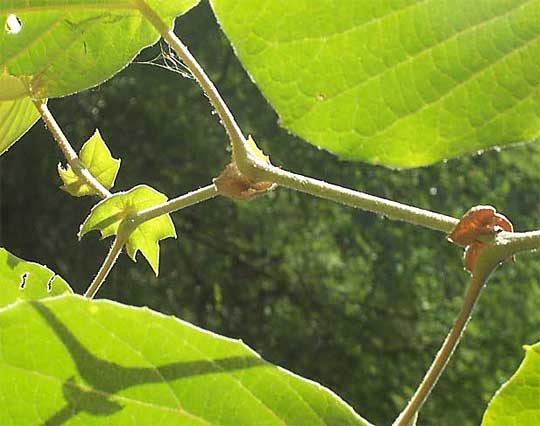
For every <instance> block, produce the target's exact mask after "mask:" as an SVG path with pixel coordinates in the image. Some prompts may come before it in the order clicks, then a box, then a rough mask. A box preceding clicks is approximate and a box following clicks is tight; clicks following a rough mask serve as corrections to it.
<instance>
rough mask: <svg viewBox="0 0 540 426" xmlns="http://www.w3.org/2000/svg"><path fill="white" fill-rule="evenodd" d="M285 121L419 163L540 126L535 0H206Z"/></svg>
mask: <svg viewBox="0 0 540 426" xmlns="http://www.w3.org/2000/svg"><path fill="white" fill-rule="evenodd" d="M211 4H212V6H213V9H214V12H215V14H216V16H217V18H218V21H219V22H220V24H221V26H222V28H223V30H224V31H225V33H226V34H227V36H228V37H229V39H230V40H231V42H232V44H233V46H234V48H235V51H236V53H237V55H238V56H239V58H240V60H241V61H242V63H243V65H244V67H245V68H246V70H247V71H248V73H249V74H250V75H251V77H252V79H253V80H254V81H255V83H256V84H257V85H258V87H259V88H260V89H261V91H262V92H263V94H264V95H265V96H266V98H267V99H268V100H269V101H270V103H271V104H272V105H273V107H274V108H275V109H276V111H277V113H278V114H279V116H280V122H281V124H282V125H283V126H284V127H285V128H287V129H289V130H291V131H292V132H294V133H296V134H297V135H299V136H301V137H303V138H305V139H306V140H307V141H309V142H311V143H313V144H314V145H317V146H320V147H322V148H325V149H327V150H329V151H331V152H333V153H335V154H337V155H339V156H340V157H342V158H345V159H351V160H364V161H367V162H370V163H374V164H383V165H386V166H392V167H416V166H423V165H428V164H432V163H434V162H436V161H439V160H442V159H444V158H450V157H455V156H457V155H460V154H463V153H466V152H476V151H479V150H483V149H486V148H488V147H493V146H500V145H504V144H509V143H514V142H519V141H529V140H534V139H538V137H539V136H540V90H539V85H540V72H539V69H538V58H540V25H539V22H540V0H475V1H471V0H454V1H447V0H429V1H418V0H398V1H395V0H377V1H360V0H258V1H257V2H256V6H254V2H253V1H252V0H211Z"/></svg>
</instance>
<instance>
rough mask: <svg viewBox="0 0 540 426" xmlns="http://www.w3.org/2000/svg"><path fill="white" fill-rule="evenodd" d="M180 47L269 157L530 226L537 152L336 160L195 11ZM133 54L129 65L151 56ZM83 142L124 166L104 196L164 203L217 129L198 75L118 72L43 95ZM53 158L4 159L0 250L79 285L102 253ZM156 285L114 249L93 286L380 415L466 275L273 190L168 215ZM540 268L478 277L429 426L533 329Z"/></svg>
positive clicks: (474, 407)
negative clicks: (394, 167)
mask: <svg viewBox="0 0 540 426" xmlns="http://www.w3.org/2000/svg"><path fill="white" fill-rule="evenodd" d="M176 31H177V32H178V34H179V35H180V36H181V37H182V38H183V39H184V40H185V41H186V42H187V44H188V45H189V46H190V48H191V50H192V52H193V53H194V54H195V56H197V57H198V58H199V60H200V62H201V63H202V64H203V66H204V67H205V68H206V70H207V71H208V72H209V74H210V76H211V78H212V79H213V80H214V81H215V82H216V84H217V85H218V87H219V88H220V90H221V91H222V94H223V95H224V97H225V98H226V99H227V101H228V102H229V104H230V106H231V108H232V110H233V111H234V112H235V114H236V117H237V119H238V121H239V123H240V125H241V126H242V127H243V129H244V131H245V132H246V133H251V134H253V135H254V137H255V139H256V140H257V142H258V143H259V144H260V145H261V146H262V147H263V149H264V150H265V152H266V153H267V154H270V155H271V158H272V161H273V163H274V164H277V165H280V166H284V167H286V168H287V169H291V170H294V171H297V172H300V173H303V174H307V175H312V176H316V177H318V178H322V179H325V180H328V181H330V182H334V183H338V184H340V185H344V186H348V187H351V188H355V189H359V190H363V191H367V192H369V193H372V194H376V195H380V196H384V197H388V198H390V199H395V200H398V201H401V202H406V203H410V204H414V205H417V206H419V207H422V208H428V209H432V210H435V211H438V212H442V213H445V214H449V215H453V216H456V217H458V216H460V215H461V214H462V213H463V212H464V211H465V210H467V209H468V208H469V207H471V206H472V205H475V204H492V205H494V206H496V208H497V209H498V210H499V211H501V212H503V213H504V214H506V215H507V216H508V217H509V218H510V219H511V220H512V221H513V223H514V226H515V227H516V229H518V230H527V229H533V228H534V227H537V226H538V217H539V213H540V197H539V190H538V181H539V178H540V172H539V167H538V164H540V146H539V145H523V146H520V147H516V148H512V149H508V150H505V151H503V152H494V151H492V152H488V153H484V154H483V155H479V156H475V157H463V158H460V159H458V160H452V161H450V162H448V163H441V164H438V165H436V166H434V167H431V168H423V169H416V170H408V171H402V172H398V171H391V170H388V169H384V168H381V167H373V166H368V165H366V164H361V163H357V164H353V163H344V162H340V161H338V160H337V159H336V158H335V157H333V156H331V155H330V154H327V153H325V152H323V151H317V150H316V149H314V148H313V147H311V146H310V145H308V144H305V143H303V142H301V141H299V140H298V139H295V138H294V137H292V136H290V135H288V134H287V133H286V132H284V131H283V130H280V129H279V127H278V125H277V117H276V115H275V113H274V112H273V111H272V110H271V108H270V107H269V106H268V104H267V103H266V102H265V100H264V99H263V98H262V96H261V95H260V93H259V92H258V90H257V89H256V88H255V86H254V85H253V84H252V83H251V82H250V81H249V78H248V77H247V75H246V74H245V73H244V71H243V70H242V69H241V67H240V65H239V63H238V61H237V60H236V59H235V57H234V54H233V52H232V50H231V48H230V47H229V46H228V43H227V41H226V39H225V38H224V37H223V35H222V34H221V32H220V31H219V29H218V27H217V25H216V23H215V20H214V18H213V16H212V15H211V12H210V10H209V8H208V6H207V5H206V4H203V5H200V6H199V7H197V8H196V9H195V10H193V11H192V12H190V13H189V14H188V15H186V16H185V17H183V18H182V19H179V20H178V22H177V28H176ZM158 52H159V48H157V47H156V48H154V49H152V50H149V51H146V52H144V53H143V54H142V56H141V60H146V59H150V58H152V57H154V56H155V55H156V54H157V53H158ZM50 107H51V109H52V111H53V112H54V113H55V115H56V116H57V119H58V121H59V122H60V124H61V125H62V126H63V127H64V129H65V131H66V133H67V135H68V137H69V138H70V139H71V140H72V141H73V143H74V144H75V145H77V147H80V146H81V145H82V143H83V142H84V140H85V139H86V138H88V137H89V136H90V135H91V134H92V133H93V131H94V129H95V128H96V127H99V129H100V131H101V133H102V135H103V138H104V139H105V141H106V142H107V144H108V146H109V147H110V149H111V151H112V152H113V155H114V156H115V157H121V158H122V167H121V170H120V174H119V176H118V179H117V184H116V189H117V190H118V189H122V190H126V189H129V188H131V187H133V186H135V185H136V184H138V183H146V184H149V185H151V186H153V187H155V188H157V189H159V190H160V191H162V192H164V193H166V194H167V195H168V196H169V197H172V196H176V195H179V194H182V193H184V192H187V191H189V190H191V189H194V188H196V187H199V186H203V185H206V184H208V183H209V182H210V179H211V178H212V177H215V176H217V175H218V174H219V172H220V171H221V169H222V168H223V166H224V165H225V164H226V162H227V161H228V156H229V154H228V152H226V150H225V149H224V148H225V146H226V138H225V135H224V132H223V130H222V128H221V127H220V125H219V123H218V120H217V118H216V116H215V115H211V114H210V108H209V106H208V102H207V101H206V99H205V98H204V96H203V95H202V94H201V92H200V90H199V88H198V87H197V85H196V84H195V83H194V82H193V81H192V80H190V79H187V78H181V77H179V76H178V75H177V74H174V73H171V72H167V71H164V70H160V69H158V68H154V67H150V66H148V65H132V66H130V67H129V68H128V69H126V70H124V71H123V72H121V73H120V74H119V75H118V76H116V77H115V78H114V79H113V80H111V81H110V82H108V83H106V84H105V85H103V86H101V87H100V88H97V89H93V90H91V91H89V92H85V93H83V94H81V95H79V96H75V97H70V98H65V99H60V100H55V101H51V102H50ZM58 161H61V156H60V154H59V152H58V150H57V149H56V148H55V146H54V144H53V142H52V140H51V137H50V135H49V134H48V133H47V132H46V131H45V130H44V128H43V126H42V125H41V124H38V125H36V126H35V127H34V128H33V129H32V130H31V131H30V133H29V134H28V135H27V136H25V138H24V140H23V141H22V142H20V143H19V144H17V145H16V146H15V147H14V148H12V149H11V151H10V152H8V153H7V154H5V155H4V156H2V157H1V159H0V171H1V202H2V204H1V229H0V236H1V241H0V242H1V244H2V245H3V246H5V247H6V248H7V249H9V250H10V251H11V252H12V253H14V254H15V255H18V256H21V257H24V258H25V259H32V260H34V261H38V262H41V263H44V264H47V265H48V266H49V267H50V268H52V269H53V270H55V271H57V272H59V273H60V274H61V275H62V276H63V277H64V278H65V279H66V280H68V282H70V283H71V285H72V286H73V287H74V289H75V290H76V291H77V292H82V291H83V290H84V289H85V288H86V286H87V285H88V283H89V281H90V279H91V277H92V275H93V274H94V273H95V272H96V271H97V269H98V267H99V264H100V262H101V260H102V258H103V256H104V255H105V254H106V251H107V250H108V242H106V243H103V242H99V241H98V238H96V237H97V234H96V235H89V236H87V237H85V238H84V239H83V241H82V242H78V241H77V237H76V234H77V231H78V228H79V225H80V223H81V222H82V221H83V220H84V218H85V217H86V215H87V213H88V211H89V209H90V207H91V205H92V203H93V202H94V201H96V200H95V199H94V200H91V199H75V198H72V197H70V196H69V195H68V194H66V193H64V192H62V191H60V190H59V189H58V187H59V185H60V183H61V182H60V180H59V178H58V176H57V174H56V164H57V162H58ZM173 219H174V221H175V224H176V227H177V231H178V235H179V238H178V240H172V239H169V240H167V241H164V242H162V243H161V246H162V250H163V254H162V258H161V267H160V270H161V272H160V277H159V278H158V279H156V278H154V276H153V273H152V271H151V269H150V267H149V266H148V265H147V264H146V263H145V262H144V261H140V262H139V264H134V263H132V262H131V261H130V260H129V259H128V258H127V256H125V255H124V256H122V257H121V259H120V261H119V263H118V264H117V266H116V267H115V269H114V271H113V272H112V274H111V277H110V278H109V279H108V281H107V283H106V285H105V286H104V288H103V289H102V291H101V293H100V295H99V296H100V297H107V298H110V299H113V300H118V301H121V302H124V303H128V304H134V305H139V306H142V305H148V306H150V307H152V308H154V309H157V310H159V311H162V312H166V313H171V314H174V315H176V316H178V317H180V318H182V319H185V320H188V321H191V322H194V323H196V324H198V325H200V326H202V327H206V328H209V329H211V330H213V331H216V332H219V333H222V334H225V335H227V336H232V337H241V338H242V339H244V341H246V343H248V344H249V345H250V346H252V347H253V348H255V349H256V350H257V351H258V352H259V353H260V354H261V355H262V356H264V357H265V358H266V359H267V360H269V361H272V362H274V363H276V364H279V365H282V366H284V367H286V368H289V369H291V370H292V371H295V372H297V373H299V374H301V375H304V376H306V377H309V378H311V379H314V380H316V381H319V382H321V383H323V384H324V385H327V386H329V387H330V388H331V389H333V390H334V391H336V392H337V393H338V394H339V395H341V396H342V397H343V398H344V399H346V400H347V401H348V402H349V403H351V404H352V405H353V406H354V408H355V409H356V410H357V411H359V412H360V413H361V414H362V415H364V416H365V417H367V418H368V419H370V420H371V421H373V422H375V423H379V424H389V422H390V421H391V419H392V418H393V417H394V416H395V415H396V413H397V412H398V410H399V409H400V408H402V407H403V405H404V404H405V402H406V400H407V398H408V397H409V396H410V395H411V394H412V392H413V390H414V388H415V387H416V385H417V384H418V382H419V380H420V378H421V376H422V374H423V373H424V371H425V369H426V368H427V367H428V365H429V363H430V361H431V359H432V357H433V355H434V353H435V352H436V350H437V348H438V346H439V345H440V343H441V341H442V339H443V338H444V336H445V334H446V332H447V330H448V328H449V327H450V325H451V323H452V321H453V318H454V316H455V314H456V312H457V311H458V309H459V306H460V302H461V297H462V294H463V292H464V289H465V285H466V283H467V280H468V275H467V273H466V272H464V271H463V269H462V267H461V252H460V250H459V249H458V248H457V247H455V246H452V245H450V244H448V243H446V242H445V240H444V236H443V235H442V234H440V233H437V232H432V231H429V230H424V229H420V228H415V227H413V226H411V225H408V224H405V223H399V222H392V221H388V220H386V219H382V218H381V217H378V216H377V215H373V214H371V213H364V212H361V211H355V210H352V209H349V208H345V207H342V206H339V205H336V204H333V203H330V202H326V201H321V200H318V199H315V198H312V197H309V196H305V195H302V194H299V193H294V192H290V191H288V190H285V189H278V190H277V191H275V192H273V193H271V194H270V195H268V196H265V197H262V198H259V199H255V200H252V201H249V202H241V203H236V202H232V201H229V200H226V199H215V200H212V201H209V202H207V203H204V204H202V205H199V206H195V207H191V208H188V209H186V210H184V211H182V212H180V213H176V214H174V215H173ZM538 300H540V264H539V263H538V262H537V259H536V257H535V255H534V254H533V255H523V256H520V257H519V258H518V262H517V263H516V264H508V265H505V266H504V267H503V268H501V270H500V271H499V272H498V273H497V274H496V276H495V277H494V278H493V279H492V281H491V282H490V284H489V288H488V289H487V291H486V292H485V294H484V296H483V298H482V300H481V301H480V304H479V307H478V310H477V312H476V314H475V315H474V317H473V320H472V322H471V324H470V326H469V328H468V330H467V332H466V336H465V338H464V340H463V342H462V344H461V346H460V348H459V349H458V352H457V356H456V357H455V358H454V359H453V360H452V361H451V363H450V366H449V369H448V370H447V372H446V373H445V374H444V376H443V378H442V380H441V382H440V384H439V385H438V387H437V388H436V390H435V391H434V393H433V395H432V398H431V399H430V401H429V402H428V404H427V406H426V408H425V410H424V411H423V412H422V419H423V421H422V423H421V424H427V425H432V424H433V425H435V424H436V425H473V424H478V423H479V421H480V417H481V415H482V413H483V411H484V409H485V406H486V403H487V401H488V400H489V399H490V397H491V396H492V394H493V393H494V392H495V390H496V389H497V388H498V387H499V386H500V385H501V384H502V383H503V382H504V381H505V380H506V379H507V378H508V377H509V376H510V375H511V374H512V372H514V371H515V369H516V367H517V366H518V364H519V362H520V360H521V358H522V349H521V345H522V344H525V343H532V342H534V341H537V340H538V338H539V333H538V330H539V327H540V312H539V311H538V309H537V304H538V303H537V302H538Z"/></svg>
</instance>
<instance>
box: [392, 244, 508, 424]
mask: <svg viewBox="0 0 540 426" xmlns="http://www.w3.org/2000/svg"><path fill="white" fill-rule="evenodd" d="M486 252H488V250H486ZM497 265H498V262H497V261H495V260H493V257H492V255H491V253H485V254H484V253H483V254H482V255H481V257H479V258H478V259H477V264H476V267H475V269H474V271H473V275H472V277H471V281H470V284H469V288H468V290H467V294H466V295H465V298H464V300H463V306H462V307H461V310H460V312H459V314H458V316H457V317H456V320H455V321H454V325H453V326H452V328H451V330H450V333H448V336H446V339H445V340H444V342H443V344H442V346H441V349H439V352H437V355H436V356H435V359H434V360H433V362H432V364H431V366H430V367H429V370H428V371H427V373H426V375H425V376H424V379H423V380H422V382H421V383H420V385H419V386H418V388H417V389H416V392H415V393H414V395H413V397H412V398H411V400H410V401H409V403H408V404H407V406H406V407H405V409H404V410H403V411H402V412H401V414H400V415H399V417H398V418H397V419H396V421H395V422H394V426H409V425H410V424H411V421H412V420H413V419H414V417H415V416H416V415H417V414H418V412H419V411H420V409H421V408H422V406H423V405H424V403H425V401H426V400H427V398H428V396H429V394H430V393H431V391H432V389H433V388H434V387H435V385H436V384H437V381H438V380H439V377H441V374H442V372H443V371H444V369H445V368H446V365H447V364H448V361H449V360H450V358H451V357H452V354H453V353H454V351H455V349H456V347H457V345H458V344H459V341H460V340H461V336H462V335H463V331H464V330H465V327H466V326H467V323H468V322H469V320H470V318H471V314H472V311H473V309H474V306H475V305H476V302H477V301H478V299H479V297H480V294H481V292H482V289H483V288H484V286H485V284H486V282H487V280H488V279H489V277H490V275H491V273H492V272H493V271H494V270H495V268H496V267H497Z"/></svg>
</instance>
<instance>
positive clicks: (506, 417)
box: [482, 343, 540, 426]
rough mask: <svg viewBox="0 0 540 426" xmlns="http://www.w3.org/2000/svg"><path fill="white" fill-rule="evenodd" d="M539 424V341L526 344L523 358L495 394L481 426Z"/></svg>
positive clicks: (525, 425)
mask: <svg viewBox="0 0 540 426" xmlns="http://www.w3.org/2000/svg"><path fill="white" fill-rule="evenodd" d="M537 424H540V343H537V344H535V345H533V346H525V359H524V360H523V362H522V363H521V365H520V366H519V368H518V370H517V371H516V373H515V374H514V375H513V376H512V377H511V378H510V380H508V382H506V383H505V384H504V385H503V386H502V387H501V388H500V389H499V390H498V391H497V393H496V394H495V396H494V397H493V399H492V400H491V402H490V403H489V406H488V408H487V410H486V412H485V413H484V418H483V420H482V426H509V425H515V426H521V425H523V426H527V425H537Z"/></svg>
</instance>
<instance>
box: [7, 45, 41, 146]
mask: <svg viewBox="0 0 540 426" xmlns="http://www.w3.org/2000/svg"><path fill="white" fill-rule="evenodd" d="M0 55H1V53H0ZM26 93H27V91H26V89H25V87H24V85H23V83H22V82H21V81H20V80H19V79H17V78H14V77H11V76H9V75H7V74H6V73H5V72H2V67H1V66H0V155H2V154H3V153H4V152H6V151H7V150H8V148H9V147H10V146H11V145H13V144H14V143H15V142H17V140H19V138H20V137H21V136H22V135H24V134H25V133H26V132H27V130H28V129H30V127H32V126H33V125H34V123H35V122H36V121H37V120H38V119H39V113H38V111H37V109H36V107H35V106H34V104H33V103H32V101H31V100H30V98H27V97H26V98H25V97H23V96H26Z"/></svg>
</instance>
